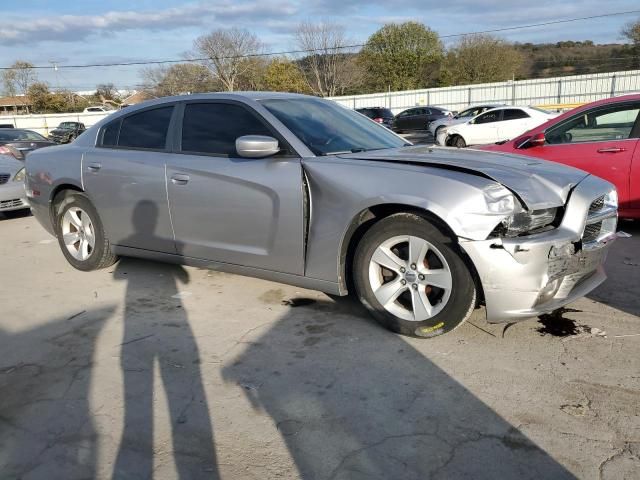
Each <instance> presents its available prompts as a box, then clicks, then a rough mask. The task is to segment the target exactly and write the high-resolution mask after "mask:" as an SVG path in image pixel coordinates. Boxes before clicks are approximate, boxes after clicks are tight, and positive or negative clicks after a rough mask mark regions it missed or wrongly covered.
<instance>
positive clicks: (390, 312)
mask: <svg viewBox="0 0 640 480" xmlns="http://www.w3.org/2000/svg"><path fill="white" fill-rule="evenodd" d="M353 276H354V284H355V288H356V292H357V295H358V297H359V299H360V301H361V302H362V304H363V305H364V307H365V308H366V309H367V310H368V311H369V313H370V314H371V315H372V316H373V317H374V318H375V319H376V320H377V321H378V322H379V323H380V324H382V325H383V326H384V327H386V328H388V329H389V330H391V331H394V332H396V333H400V334H403V335H410V336H415V337H423V338H426V337H435V336H438V335H442V334H443V333H447V332H450V331H452V330H454V329H455V328H457V327H459V326H460V325H462V324H463V323H464V321H465V320H466V319H467V318H468V317H469V316H470V315H471V313H472V311H473V309H474V308H475V305H476V289H475V284H474V281H473V277H472V276H471V273H470V271H469V268H468V267H467V265H466V264H465V262H464V260H463V258H462V254H461V252H460V249H459V247H458V245H457V244H456V242H455V240H454V239H453V238H452V237H450V236H449V235H448V234H446V233H445V232H444V230H443V229H440V228H438V227H436V226H435V225H434V224H433V223H431V222H429V221H427V220H426V219H425V218H424V217H422V216H419V215H416V214H412V213H398V214H395V215H391V216H389V217H387V218H384V219H382V220H380V221H379V222H377V223H376V224H375V225H374V226H372V227H371V228H370V229H369V230H368V231H367V233H366V234H365V235H364V237H363V238H362V240H361V241H360V243H359V244H358V247H357V249H356V253H355V258H354V268H353Z"/></svg>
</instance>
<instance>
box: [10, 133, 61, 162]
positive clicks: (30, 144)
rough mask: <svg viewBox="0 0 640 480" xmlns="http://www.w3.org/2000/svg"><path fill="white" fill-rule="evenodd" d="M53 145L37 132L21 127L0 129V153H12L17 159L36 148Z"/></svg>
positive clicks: (22, 158)
mask: <svg viewBox="0 0 640 480" xmlns="http://www.w3.org/2000/svg"><path fill="white" fill-rule="evenodd" d="M51 145H55V143H53V142H52V141H50V140H47V139H46V138H44V137H43V136H42V135H40V134H39V133H36V132H33V131H31V130H23V129H21V128H6V129H2V130H0V154H8V155H13V156H14V157H15V158H17V159H18V160H24V157H25V155H26V154H27V153H28V152H30V151H31V150H36V149H37V148H42V147H50V146H51Z"/></svg>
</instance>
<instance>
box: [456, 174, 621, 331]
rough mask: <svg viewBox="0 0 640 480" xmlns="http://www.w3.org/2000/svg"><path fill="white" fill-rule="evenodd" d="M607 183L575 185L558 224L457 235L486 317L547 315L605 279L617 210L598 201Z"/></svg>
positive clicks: (509, 318)
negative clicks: (503, 234) (529, 231)
mask: <svg viewBox="0 0 640 480" xmlns="http://www.w3.org/2000/svg"><path fill="white" fill-rule="evenodd" d="M612 188H613V187H612V186H611V185H610V184H609V183H607V182H605V181H603V180H600V179H598V178H596V177H591V176H590V177H587V178H586V179H585V180H583V181H582V182H581V183H580V184H578V185H577V186H576V187H575V189H574V190H573V192H572V193H571V196H570V198H569V201H568V202H567V205H566V209H565V214H564V217H563V220H562V223H561V224H560V225H559V226H558V228H556V229H554V230H551V231H548V232H544V233H539V234H534V235H528V236H522V237H515V238H493V239H487V240H482V241H474V240H466V239H460V245H461V247H462V248H463V249H464V250H465V252H466V253H467V254H468V255H469V257H470V258H471V260H472V262H473V263H474V265H475V267H476V270H477V272H478V275H479V277H480V282H481V284H482V288H483V291H484V298H485V304H486V311H487V320H488V321H490V322H496V323H498V322H509V321H514V320H518V319H524V318H529V317H534V316H538V315H541V314H543V313H548V312H551V311H553V310H556V309H557V308H560V307H562V306H563V305H566V304H568V303H571V302H573V301H575V300H577V299H578V298H580V297H583V296H585V295H586V294H588V293H589V292H590V291H591V290H593V289H594V288H596V287H597V286H598V285H600V284H601V283H602V282H603V281H604V280H605V279H606V275H605V272H604V268H603V265H604V262H605V260H606V256H607V252H608V250H609V247H610V245H611V243H612V242H613V240H614V239H615V238H616V235H615V231H616V224H617V210H616V208H615V207H611V206H608V205H607V204H606V203H605V202H603V198H606V197H607V195H608V194H609V192H610V191H611V189H612Z"/></svg>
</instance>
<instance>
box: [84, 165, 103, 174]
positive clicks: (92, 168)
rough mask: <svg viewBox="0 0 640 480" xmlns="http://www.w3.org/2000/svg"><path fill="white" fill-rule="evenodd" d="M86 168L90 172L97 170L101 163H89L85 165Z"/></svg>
mask: <svg viewBox="0 0 640 480" xmlns="http://www.w3.org/2000/svg"><path fill="white" fill-rule="evenodd" d="M87 168H88V169H89V171H90V172H97V171H98V170H100V169H101V168H102V165H101V164H100V163H90V164H89V165H87Z"/></svg>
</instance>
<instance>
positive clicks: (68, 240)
mask: <svg viewBox="0 0 640 480" xmlns="http://www.w3.org/2000/svg"><path fill="white" fill-rule="evenodd" d="M55 218H56V236H57V237H58V244H59V245H60V249H61V250H62V254H63V255H64V257H65V258H66V259H67V261H68V262H69V263H70V264H71V266H73V267H74V268H76V269H78V270H82V271H85V272H88V271H91V270H98V269H100V268H106V267H110V266H111V265H113V264H114V263H115V262H116V261H117V260H118V257H116V255H114V254H113V252H112V251H111V245H110V244H109V240H108V239H107V237H106V235H105V233H104V228H103V226H102V222H101V221H100V216H99V215H98V212H97V211H96V209H95V207H94V206H93V204H92V203H91V201H90V200H89V198H88V197H87V196H86V195H85V194H84V193H80V192H73V193H67V194H66V195H65V196H64V197H63V199H62V201H60V202H59V203H58V204H57V205H56V217H55Z"/></svg>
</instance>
